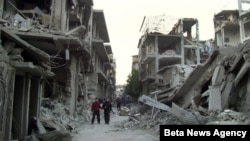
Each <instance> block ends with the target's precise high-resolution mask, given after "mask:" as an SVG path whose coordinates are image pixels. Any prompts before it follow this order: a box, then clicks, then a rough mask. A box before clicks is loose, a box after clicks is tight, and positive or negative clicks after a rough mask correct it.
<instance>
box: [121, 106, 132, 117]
mask: <svg viewBox="0 0 250 141" xmlns="http://www.w3.org/2000/svg"><path fill="white" fill-rule="evenodd" d="M129 111H130V110H129V108H127V107H125V106H122V107H121V110H120V113H119V115H120V116H127V115H128V113H129Z"/></svg>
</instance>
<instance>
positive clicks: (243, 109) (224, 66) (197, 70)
mask: <svg viewBox="0 0 250 141" xmlns="http://www.w3.org/2000/svg"><path fill="white" fill-rule="evenodd" d="M238 2H239V10H223V11H221V12H219V13H218V14H215V15H214V30H215V46H214V49H213V51H212V52H210V54H209V56H208V58H205V61H204V62H201V63H200V64H199V63H197V64H196V65H192V64H186V62H185V61H182V62H181V61H180V63H179V64H181V65H182V66H183V65H188V66H192V68H193V69H192V70H191V71H190V70H188V71H187V70H185V69H182V70H181V71H179V72H182V73H187V72H188V74H187V76H186V77H182V78H184V79H183V81H182V82H181V83H178V82H177V83H176V82H175V81H178V77H176V76H175V75H174V74H176V73H178V71H173V72H174V73H173V72H172V73H171V72H170V73H169V74H168V75H167V76H168V77H166V78H165V80H164V81H170V82H169V86H172V87H169V88H168V89H159V88H158V89H152V88H150V90H154V91H153V92H151V93H147V92H144V93H143V95H142V96H141V97H140V98H139V102H140V103H144V104H146V105H149V106H151V107H153V108H157V109H160V110H163V111H167V112H169V113H170V114H171V115H173V116H175V117H176V118H177V119H178V120H179V121H180V122H181V123H182V124H250V113H249V108H250V102H249V97H250V93H249V87H248V85H249V64H248V63H249V62H248V60H249V57H248V56H249V48H250V40H249V35H248V34H247V33H248V31H249V28H248V27H249V20H248V19H249V18H248V17H249V16H247V15H249V13H250V12H249V10H242V7H241V4H242V3H247V4H249V2H250V1H242V0H238ZM183 25H184V24H183ZM181 33H182V32H181ZM155 36H159V35H157V34H156V35H155ZM158 38H159V37H158ZM142 39H143V38H142ZM142 39H140V42H146V41H147V40H145V39H144V40H142ZM158 40H159V39H158ZM165 41H166V42H167V40H166V39H165ZM168 42H170V41H168ZM154 43H155V45H157V46H160V45H158V44H157V42H154ZM162 44H163V43H162ZM139 50H142V47H140V48H139ZM199 50H200V48H199ZM142 51H143V50H142ZM144 52H146V51H144ZM198 52H200V51H198ZM139 57H141V58H142V59H143V58H144V57H143V53H141V54H139ZM151 58H152V57H151ZM171 59H172V60H173V58H169V59H168V60H171ZM144 60H146V59H144ZM166 62H167V61H166ZM153 68H154V67H153ZM167 68H168V69H169V68H171V66H168V67H167ZM140 69H141V70H140V71H141V72H143V70H145V69H143V68H140ZM176 70H178V69H176ZM154 74H155V72H154ZM162 74H164V73H162ZM174 76H175V77H174ZM171 77H174V78H173V80H175V81H171V80H172V79H171ZM152 78H153V77H152ZM151 80H152V81H153V80H154V79H151ZM179 82H180V81H179ZM175 84H178V85H175ZM154 96H155V97H154ZM155 114H157V113H155Z"/></svg>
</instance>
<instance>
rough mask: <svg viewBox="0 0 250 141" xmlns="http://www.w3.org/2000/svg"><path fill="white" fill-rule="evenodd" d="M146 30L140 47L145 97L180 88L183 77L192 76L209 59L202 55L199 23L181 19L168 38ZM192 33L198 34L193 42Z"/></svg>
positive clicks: (141, 79)
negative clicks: (152, 93)
mask: <svg viewBox="0 0 250 141" xmlns="http://www.w3.org/2000/svg"><path fill="white" fill-rule="evenodd" d="M144 21H148V20H145V19H144ZM143 24H145V25H148V24H147V23H143ZM144 28H145V27H144ZM146 28H147V30H146V32H145V33H144V35H143V36H142V37H141V39H140V40H139V44H138V48H139V70H140V81H141V83H142V93H143V94H147V95H148V94H150V93H151V92H153V91H156V90H159V89H161V90H163V89H170V88H173V87H176V86H178V85H179V83H180V82H181V81H183V77H184V76H185V75H188V74H185V72H186V73H187V72H188V71H189V72H190V71H191V70H192V69H193V67H195V66H196V65H197V64H200V63H201V62H204V60H205V58H206V57H207V56H206V55H205V56H204V55H201V53H200V49H199V48H200V46H201V43H200V41H199V24H198V20H197V19H194V18H183V19H179V20H178V22H177V23H176V24H175V26H174V27H173V29H172V30H171V31H169V33H167V34H164V33H161V32H158V31H152V30H151V31H150V27H146ZM194 31H195V32H194ZM192 32H193V33H194V34H195V37H194V38H193V37H192ZM184 70H185V71H184Z"/></svg>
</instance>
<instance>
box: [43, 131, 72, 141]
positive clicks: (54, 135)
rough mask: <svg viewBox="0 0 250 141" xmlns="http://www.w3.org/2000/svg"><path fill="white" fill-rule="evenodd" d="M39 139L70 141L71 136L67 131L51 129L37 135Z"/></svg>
mask: <svg viewBox="0 0 250 141" xmlns="http://www.w3.org/2000/svg"><path fill="white" fill-rule="evenodd" d="M39 139H41V140H42V141H72V136H71V135H70V134H69V133H68V132H63V131H51V132H48V133H45V134H41V135H39Z"/></svg>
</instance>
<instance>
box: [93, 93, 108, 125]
mask: <svg viewBox="0 0 250 141" xmlns="http://www.w3.org/2000/svg"><path fill="white" fill-rule="evenodd" d="M100 109H103V110H104V121H105V124H109V121H110V112H111V111H112V112H113V110H112V104H111V103H110V101H109V99H108V98H105V99H104V102H103V103H102V106H101V103H100V101H99V98H95V101H94V102H93V103H92V106H91V111H92V113H93V115H92V121H91V123H92V124H94V121H95V117H97V122H98V123H99V124H100Z"/></svg>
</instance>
